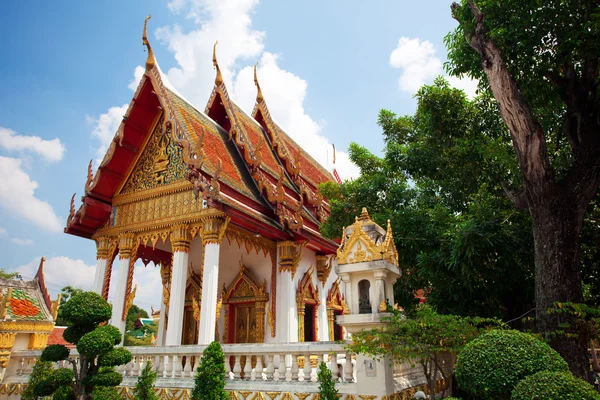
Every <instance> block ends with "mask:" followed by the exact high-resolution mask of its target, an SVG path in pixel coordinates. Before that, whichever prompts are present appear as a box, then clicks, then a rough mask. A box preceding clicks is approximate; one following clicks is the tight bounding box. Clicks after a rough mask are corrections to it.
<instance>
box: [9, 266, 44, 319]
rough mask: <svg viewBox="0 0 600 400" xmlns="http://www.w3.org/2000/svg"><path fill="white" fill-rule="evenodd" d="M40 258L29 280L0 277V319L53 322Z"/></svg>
mask: <svg viewBox="0 0 600 400" xmlns="http://www.w3.org/2000/svg"><path fill="white" fill-rule="evenodd" d="M44 261H45V258H42V261H41V262H40V267H39V269H38V273H37V274H36V276H35V278H34V279H33V280H31V281H23V280H19V279H2V278H0V319H1V320H2V321H31V322H54V318H53V316H52V307H53V304H52V301H51V300H50V295H49V294H48V292H47V290H46V285H45V283H44V273H43V270H44Z"/></svg>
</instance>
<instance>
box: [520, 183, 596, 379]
mask: <svg viewBox="0 0 600 400" xmlns="http://www.w3.org/2000/svg"><path fill="white" fill-rule="evenodd" d="M557 190H558V189H557ZM530 191H531V189H530ZM531 194H534V193H531ZM537 194H539V193H537ZM534 195H535V194H534ZM529 197H530V199H531V196H529ZM564 197H565V195H564V194H560V193H553V194H550V193H545V194H544V195H542V196H540V197H538V198H541V199H540V201H539V202H538V201H536V200H530V203H532V204H531V207H530V212H531V215H532V217H533V236H534V242H535V300H536V307H537V312H536V327H537V329H538V331H539V332H546V333H547V332H552V331H555V330H557V329H558V327H559V324H560V323H562V322H568V320H567V318H568V317H565V316H564V314H563V315H558V314H547V312H546V310H547V309H548V308H549V307H551V306H552V305H553V304H554V303H556V302H573V303H582V302H583V296H582V290H581V269H580V267H579V247H580V246H579V234H580V232H581V222H580V221H581V220H582V217H581V216H579V215H577V214H578V212H579V211H578V210H577V209H578V207H576V206H575V205H574V204H570V203H571V202H570V201H568V200H565V198H564ZM550 344H551V346H552V347H553V348H554V349H555V350H556V351H558V352H559V353H560V355H561V356H562V357H563V358H564V359H565V360H566V361H567V362H568V363H569V368H570V369H571V372H572V373H573V374H574V375H575V376H578V377H580V378H583V379H586V378H587V371H588V363H589V362H588V357H587V354H586V353H587V352H586V350H587V349H586V346H581V345H580V343H579V341H578V340H577V339H575V338H568V337H566V336H555V337H553V338H552V340H551V342H550Z"/></svg>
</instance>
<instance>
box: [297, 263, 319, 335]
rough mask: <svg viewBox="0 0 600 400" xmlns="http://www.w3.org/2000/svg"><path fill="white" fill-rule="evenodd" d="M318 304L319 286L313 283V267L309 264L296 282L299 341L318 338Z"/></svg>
mask: <svg viewBox="0 0 600 400" xmlns="http://www.w3.org/2000/svg"><path fill="white" fill-rule="evenodd" d="M319 304H320V303H319V287H318V286H315V285H313V267H312V266H311V267H310V268H309V269H308V271H306V273H305V274H304V277H303V278H302V279H301V280H300V282H298V291H297V292H296V307H297V308H298V341H299V342H316V341H318V340H319V334H318V332H319V331H318V327H317V309H318V308H319Z"/></svg>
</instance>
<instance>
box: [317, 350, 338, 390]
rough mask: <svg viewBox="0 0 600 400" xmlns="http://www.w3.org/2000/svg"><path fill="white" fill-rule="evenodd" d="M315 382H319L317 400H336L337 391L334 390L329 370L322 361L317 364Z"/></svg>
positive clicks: (333, 382)
mask: <svg viewBox="0 0 600 400" xmlns="http://www.w3.org/2000/svg"><path fill="white" fill-rule="evenodd" d="M334 357H335V356H334ZM317 380H318V381H319V399H320V400H337V398H338V391H337V389H336V388H335V381H334V380H333V377H332V375H331V371H330V370H329V368H327V364H325V363H324V362H322V361H321V363H320V364H319V371H318V372H317Z"/></svg>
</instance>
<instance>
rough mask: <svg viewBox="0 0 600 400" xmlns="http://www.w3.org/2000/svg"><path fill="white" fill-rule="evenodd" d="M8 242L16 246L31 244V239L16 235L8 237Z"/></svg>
mask: <svg viewBox="0 0 600 400" xmlns="http://www.w3.org/2000/svg"><path fill="white" fill-rule="evenodd" d="M10 242H11V243H13V244H16V245H17V246H33V240H32V239H22V238H18V237H13V238H10Z"/></svg>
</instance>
